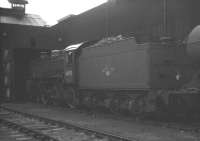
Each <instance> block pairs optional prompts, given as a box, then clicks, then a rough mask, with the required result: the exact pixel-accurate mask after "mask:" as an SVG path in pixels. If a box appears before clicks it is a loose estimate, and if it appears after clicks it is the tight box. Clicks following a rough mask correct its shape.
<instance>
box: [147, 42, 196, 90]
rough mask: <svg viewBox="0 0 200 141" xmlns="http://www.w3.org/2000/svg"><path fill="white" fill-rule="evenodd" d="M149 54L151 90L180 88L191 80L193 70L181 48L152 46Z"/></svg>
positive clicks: (160, 45)
mask: <svg viewBox="0 0 200 141" xmlns="http://www.w3.org/2000/svg"><path fill="white" fill-rule="evenodd" d="M149 52H150V56H151V57H150V58H151V66H150V68H151V71H150V73H151V81H150V84H151V87H152V88H156V89H163V88H164V89H166V88H167V89H168V88H169V89H176V88H180V87H182V85H183V84H184V83H186V82H187V81H188V80H189V79H190V78H191V74H192V69H193V68H192V65H191V63H190V61H189V58H188V57H187V55H186V53H185V49H184V48H183V47H177V46H163V45H162V44H152V45H151V48H150V50H149Z"/></svg>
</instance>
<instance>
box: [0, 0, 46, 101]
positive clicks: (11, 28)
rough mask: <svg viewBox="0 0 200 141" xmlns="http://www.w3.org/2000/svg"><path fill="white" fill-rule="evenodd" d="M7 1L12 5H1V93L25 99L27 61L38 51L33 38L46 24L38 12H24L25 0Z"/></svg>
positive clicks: (11, 97)
mask: <svg viewBox="0 0 200 141" xmlns="http://www.w3.org/2000/svg"><path fill="white" fill-rule="evenodd" d="M10 3H11V8H0V47H1V48H0V58H1V59H0V60H1V61H0V63H1V66H0V74H1V75H0V80H1V84H0V85H1V86H0V87H1V96H2V97H4V98H5V99H19V100H24V99H26V95H25V91H26V87H25V86H26V77H27V75H28V68H29V67H28V65H29V61H30V60H31V59H32V58H34V57H36V56H37V55H38V53H39V52H40V51H41V50H40V49H39V50H36V45H37V43H36V40H35V39H36V38H37V37H38V34H39V33H40V32H43V31H44V30H46V29H47V27H46V22H45V21H44V20H43V19H42V18H41V17H40V16H38V15H33V14H27V13H25V6H26V4H27V1H10ZM43 50H44V49H43Z"/></svg>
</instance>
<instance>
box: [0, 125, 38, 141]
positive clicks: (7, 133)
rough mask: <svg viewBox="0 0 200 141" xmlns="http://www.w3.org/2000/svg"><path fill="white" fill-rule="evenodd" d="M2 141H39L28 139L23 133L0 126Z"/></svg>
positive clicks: (0, 140)
mask: <svg viewBox="0 0 200 141" xmlns="http://www.w3.org/2000/svg"><path fill="white" fill-rule="evenodd" d="M0 141H37V140H36V139H33V138H31V137H27V136H26V135H24V134H23V133H19V132H18V131H14V130H12V129H9V128H7V127H5V126H2V125H0Z"/></svg>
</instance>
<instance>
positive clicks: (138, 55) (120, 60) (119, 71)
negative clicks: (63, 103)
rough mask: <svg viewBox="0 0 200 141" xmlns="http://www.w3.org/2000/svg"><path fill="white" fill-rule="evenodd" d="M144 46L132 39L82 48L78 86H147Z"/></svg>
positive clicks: (121, 87)
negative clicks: (138, 44)
mask: <svg viewBox="0 0 200 141" xmlns="http://www.w3.org/2000/svg"><path fill="white" fill-rule="evenodd" d="M147 48H148V46H147V45H143V46H137V45H136V43H135V40H134V39H127V40H122V41H116V42H114V43H110V44H105V45H101V46H96V47H88V48H84V49H83V50H82V54H81V56H80V58H79V80H80V81H79V86H80V88H82V89H117V90H120V89H147V88H149V85H148V81H149V76H148V59H147V58H148V55H147V52H146V50H147Z"/></svg>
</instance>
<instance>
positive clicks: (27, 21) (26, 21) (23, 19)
mask: <svg viewBox="0 0 200 141" xmlns="http://www.w3.org/2000/svg"><path fill="white" fill-rule="evenodd" d="M0 13H2V14H0V23H4V24H17V25H30V26H46V25H47V24H46V22H45V21H44V20H43V19H42V18H41V17H40V16H39V15H34V14H24V15H22V16H18V15H17V13H15V12H14V11H13V10H12V9H3V8H0Z"/></svg>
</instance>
